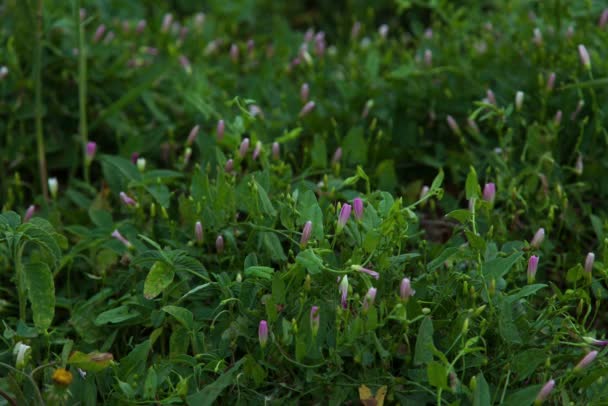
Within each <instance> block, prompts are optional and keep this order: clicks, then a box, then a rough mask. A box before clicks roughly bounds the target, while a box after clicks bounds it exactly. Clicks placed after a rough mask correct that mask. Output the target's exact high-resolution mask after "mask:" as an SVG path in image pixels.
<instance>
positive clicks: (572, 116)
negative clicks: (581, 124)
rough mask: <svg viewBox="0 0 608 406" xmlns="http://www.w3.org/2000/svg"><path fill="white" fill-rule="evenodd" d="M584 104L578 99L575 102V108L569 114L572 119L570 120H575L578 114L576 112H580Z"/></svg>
mask: <svg viewBox="0 0 608 406" xmlns="http://www.w3.org/2000/svg"><path fill="white" fill-rule="evenodd" d="M584 106H585V101H584V100H579V101H578V103H577V104H576V110H574V111H573V112H572V114H570V120H572V121H574V120H576V116H578V113H580V112H581V110H582V109H583V107H584Z"/></svg>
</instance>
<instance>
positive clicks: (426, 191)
mask: <svg viewBox="0 0 608 406" xmlns="http://www.w3.org/2000/svg"><path fill="white" fill-rule="evenodd" d="M429 190H430V189H429V187H428V186H427V185H424V186H422V189H421V190H420V200H422V199H424V197H425V196H426V195H428V194H429Z"/></svg>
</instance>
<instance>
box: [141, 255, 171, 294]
mask: <svg viewBox="0 0 608 406" xmlns="http://www.w3.org/2000/svg"><path fill="white" fill-rule="evenodd" d="M174 277H175V270H174V269H173V267H172V266H171V265H169V264H167V263H165V262H161V261H156V262H155V263H154V265H152V268H150V272H148V276H146V281H145V282H144V297H145V298H146V299H153V298H155V297H156V296H158V295H159V294H161V293H162V291H163V290H165V289H166V288H167V287H168V286H169V285H171V282H173V278H174Z"/></svg>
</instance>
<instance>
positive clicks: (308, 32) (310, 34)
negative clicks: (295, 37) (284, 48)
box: [304, 28, 315, 42]
mask: <svg viewBox="0 0 608 406" xmlns="http://www.w3.org/2000/svg"><path fill="white" fill-rule="evenodd" d="M314 37H315V30H314V29H313V28H309V29H308V30H306V33H305V34H304V41H306V42H310V41H312V40H313V38H314Z"/></svg>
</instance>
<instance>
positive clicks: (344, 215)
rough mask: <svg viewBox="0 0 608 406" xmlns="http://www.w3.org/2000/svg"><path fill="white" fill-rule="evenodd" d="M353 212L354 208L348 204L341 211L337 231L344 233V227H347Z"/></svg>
mask: <svg viewBox="0 0 608 406" xmlns="http://www.w3.org/2000/svg"><path fill="white" fill-rule="evenodd" d="M351 210H352V206H351V205H350V204H348V203H345V204H344V206H342V209H341V210H340V215H339V216H338V226H337V230H336V231H337V232H338V233H339V232H340V231H342V229H343V228H344V226H346V222H347V221H348V218H349V217H350V212H351Z"/></svg>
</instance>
